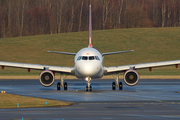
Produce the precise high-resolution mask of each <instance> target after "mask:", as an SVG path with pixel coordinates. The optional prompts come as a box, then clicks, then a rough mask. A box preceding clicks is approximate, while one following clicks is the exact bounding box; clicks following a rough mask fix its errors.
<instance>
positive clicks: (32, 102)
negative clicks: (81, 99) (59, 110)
mask: <svg viewBox="0 0 180 120" xmlns="http://www.w3.org/2000/svg"><path fill="white" fill-rule="evenodd" d="M0 98H1V99H0V109H3V108H34V107H52V106H68V105H72V102H64V101H57V100H49V99H42V98H34V97H27V96H25V97H24V98H23V96H19V95H13V94H1V93H0ZM46 102H47V105H46ZM17 104H19V107H17Z"/></svg>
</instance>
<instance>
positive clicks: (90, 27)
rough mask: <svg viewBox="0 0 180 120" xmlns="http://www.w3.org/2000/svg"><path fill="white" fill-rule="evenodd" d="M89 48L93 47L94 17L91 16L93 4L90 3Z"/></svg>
mask: <svg viewBox="0 0 180 120" xmlns="http://www.w3.org/2000/svg"><path fill="white" fill-rule="evenodd" d="M88 47H89V48H91V47H92V18H91V5H89V46H88Z"/></svg>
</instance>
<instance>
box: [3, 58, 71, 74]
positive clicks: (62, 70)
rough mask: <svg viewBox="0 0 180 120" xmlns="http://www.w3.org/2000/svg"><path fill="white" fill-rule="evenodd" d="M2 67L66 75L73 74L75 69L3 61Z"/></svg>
mask: <svg viewBox="0 0 180 120" xmlns="http://www.w3.org/2000/svg"><path fill="white" fill-rule="evenodd" d="M0 66H3V67H14V68H25V69H35V70H51V71H54V72H60V73H65V74H73V69H74V68H73V67H61V66H50V65H40V64H28V63H15V62H3V61H0Z"/></svg>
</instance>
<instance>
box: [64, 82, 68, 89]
mask: <svg viewBox="0 0 180 120" xmlns="http://www.w3.org/2000/svg"><path fill="white" fill-rule="evenodd" d="M64 90H67V82H65V83H64Z"/></svg>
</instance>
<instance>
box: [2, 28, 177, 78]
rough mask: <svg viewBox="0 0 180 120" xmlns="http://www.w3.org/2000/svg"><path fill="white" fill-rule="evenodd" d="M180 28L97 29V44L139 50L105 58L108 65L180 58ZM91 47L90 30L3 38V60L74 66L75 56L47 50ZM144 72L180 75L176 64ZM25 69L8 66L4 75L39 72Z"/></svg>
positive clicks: (103, 49) (103, 48)
mask: <svg viewBox="0 0 180 120" xmlns="http://www.w3.org/2000/svg"><path fill="white" fill-rule="evenodd" d="M179 33H180V27H174V28H132V29H113V30H99V31H98V30H97V31H93V33H92V34H93V38H92V39H93V47H95V48H97V49H99V50H100V51H101V52H102V53H104V52H113V51H123V50H135V51H134V52H131V53H124V54H116V55H110V56H105V57H104V66H117V65H128V64H137V63H146V62H157V61H169V60H178V59H180V55H179V53H180V49H179V46H180V34H179ZM87 46H88V31H85V32H72V33H62V34H53V35H38V36H25V37H14V38H4V39H0V48H1V50H0V55H1V57H0V61H8V62H21V63H35V64H45V65H57V66H73V65H74V62H73V61H74V57H73V56H69V55H60V54H53V53H47V52H46V51H48V50H51V51H64V52H78V50H80V49H82V48H84V47H87ZM138 72H140V74H141V75H179V73H180V69H176V68H175V67H174V66H170V67H162V68H156V69H153V71H152V72H149V71H148V70H140V71H138ZM39 73H40V71H32V72H31V73H28V72H27V70H24V69H14V68H5V70H0V75H1V76H9V75H28V76H31V75H32V76H34V75H37V76H38V75H39Z"/></svg>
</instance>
